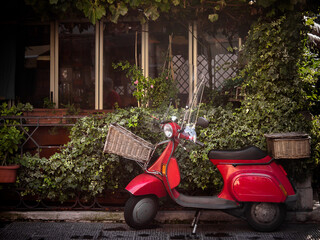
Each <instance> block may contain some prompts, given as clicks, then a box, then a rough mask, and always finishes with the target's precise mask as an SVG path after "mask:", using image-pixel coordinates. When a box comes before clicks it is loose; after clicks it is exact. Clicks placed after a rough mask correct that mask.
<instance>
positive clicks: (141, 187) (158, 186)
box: [126, 173, 167, 198]
mask: <svg viewBox="0 0 320 240" xmlns="http://www.w3.org/2000/svg"><path fill="white" fill-rule="evenodd" d="M126 190H127V191H128V192H130V193H132V194H133V195H135V196H140V195H149V194H154V195H156V196H157V197H159V198H161V197H165V196H166V195H167V192H166V189H165V186H164V185H163V183H162V181H161V180H160V179H158V178H157V177H155V176H153V175H151V174H147V173H142V174H140V175H138V176H136V177H135V178H134V179H133V180H132V181H131V182H130V183H129V184H128V185H127V187H126Z"/></svg>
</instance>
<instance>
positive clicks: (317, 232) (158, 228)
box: [0, 222, 320, 240]
mask: <svg viewBox="0 0 320 240" xmlns="http://www.w3.org/2000/svg"><path fill="white" fill-rule="evenodd" d="M191 231H192V229H191V228H190V226H189V225H187V224H170V225H169V224H159V225H154V226H153V227H151V228H149V229H144V230H132V229H130V228H129V227H128V226H127V225H126V224H122V223H121V224H118V223H117V224H115V223H101V222H99V223H92V222H12V223H3V222H2V223H0V239H1V240H2V239H3V240H11V239H14V240H15V239H17V240H18V239H19V240H49V239H52V240H53V239H55V240H57V239H71V240H73V239H122V240H123V239H142V240H149V239H150V240H151V239H167V240H171V239H204V240H205V239H220V240H231V239H232V240H247V239H248V240H260V239H261V240H269V239H272V240H284V239H290V240H294V239H297V240H301V239H306V240H315V239H320V224H319V223H285V224H283V225H282V227H281V229H280V230H279V231H276V232H272V233H260V232H254V231H253V230H252V229H251V228H250V227H248V225H247V224H246V223H245V222H226V223H217V224H200V225H199V227H198V230H197V235H196V236H192V234H191Z"/></svg>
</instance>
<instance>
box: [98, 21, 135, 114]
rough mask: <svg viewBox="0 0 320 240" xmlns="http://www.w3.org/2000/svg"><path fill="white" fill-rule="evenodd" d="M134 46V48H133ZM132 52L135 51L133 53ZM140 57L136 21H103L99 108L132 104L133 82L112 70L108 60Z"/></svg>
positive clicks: (116, 61)
mask: <svg viewBox="0 0 320 240" xmlns="http://www.w3.org/2000/svg"><path fill="white" fill-rule="evenodd" d="M136 47H137V52H136V50H135V48H136ZM135 52H136V53H135ZM136 59H137V61H138V64H139V62H140V59H141V24H140V23H138V22H121V23H118V24H113V23H105V27H104V32H103V60H104V61H103V74H104V76H103V108H104V109H111V108H113V107H114V104H115V103H116V102H117V103H118V105H119V106H120V107H127V106H135V105H136V101H135V98H134V97H133V96H132V93H133V86H132V85H131V80H130V79H128V78H127V77H126V76H125V73H123V72H121V71H119V70H115V69H113V67H112V63H118V62H120V61H128V62H130V64H135V62H136Z"/></svg>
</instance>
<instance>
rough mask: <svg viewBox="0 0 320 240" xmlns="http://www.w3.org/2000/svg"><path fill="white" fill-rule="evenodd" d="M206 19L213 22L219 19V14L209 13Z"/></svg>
mask: <svg viewBox="0 0 320 240" xmlns="http://www.w3.org/2000/svg"><path fill="white" fill-rule="evenodd" d="M208 19H209V20H210V22H215V21H217V20H218V19H219V15H218V14H216V13H214V14H209V15H208Z"/></svg>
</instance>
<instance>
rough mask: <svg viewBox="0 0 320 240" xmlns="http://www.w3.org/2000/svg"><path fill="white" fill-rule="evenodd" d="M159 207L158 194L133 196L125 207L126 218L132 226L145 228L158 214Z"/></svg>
mask: <svg viewBox="0 0 320 240" xmlns="http://www.w3.org/2000/svg"><path fill="white" fill-rule="evenodd" d="M158 207H159V203H158V198H157V197H156V196H153V195H146V196H131V197H130V198H129V200H128V201H127V202H126V204H125V207H124V219H125V221H126V223H127V224H128V225H129V226H130V227H132V228H135V229H141V228H145V227H147V226H148V225H149V224H150V223H151V222H152V220H153V219H154V217H155V216H156V214H157V212H158Z"/></svg>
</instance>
